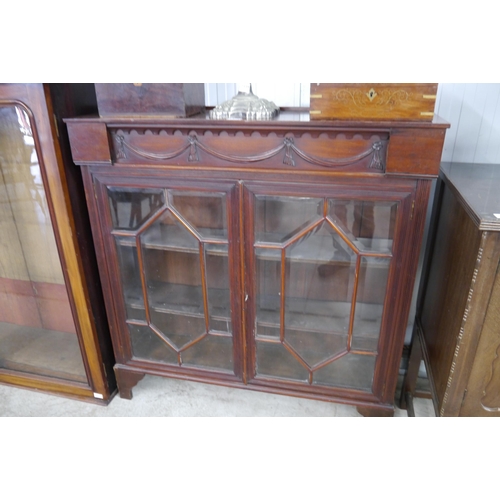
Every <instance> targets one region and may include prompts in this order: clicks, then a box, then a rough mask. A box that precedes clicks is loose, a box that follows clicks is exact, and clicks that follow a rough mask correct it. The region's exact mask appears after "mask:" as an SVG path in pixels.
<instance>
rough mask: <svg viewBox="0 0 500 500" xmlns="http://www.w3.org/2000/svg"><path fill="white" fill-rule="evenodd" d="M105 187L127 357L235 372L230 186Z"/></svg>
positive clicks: (179, 365)
mask: <svg viewBox="0 0 500 500" xmlns="http://www.w3.org/2000/svg"><path fill="white" fill-rule="evenodd" d="M106 193H107V199H108V202H109V210H110V214H111V220H112V231H111V234H112V237H113V239H114V246H115V248H116V254H117V262H118V267H119V273H120V281H121V287H122V292H123V304H124V311H125V318H124V319H125V323H126V325H127V330H128V336H129V341H130V342H129V343H130V349H131V355H132V357H134V358H137V359H142V360H147V361H152V362H159V363H163V364H165V363H166V364H168V365H172V366H174V367H175V366H177V367H190V368H199V369H203V370H215V371H220V372H226V373H231V374H232V373H234V355H233V351H234V347H233V326H232V321H231V301H230V285H229V235H228V213H227V205H228V200H227V194H226V193H225V192H208V191H196V190H180V189H163V188H127V187H115V186H108V187H107V190H106Z"/></svg>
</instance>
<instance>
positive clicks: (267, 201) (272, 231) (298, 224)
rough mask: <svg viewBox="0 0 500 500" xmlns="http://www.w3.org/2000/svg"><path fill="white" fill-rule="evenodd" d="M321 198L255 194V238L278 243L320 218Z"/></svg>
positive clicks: (260, 240)
mask: <svg viewBox="0 0 500 500" xmlns="http://www.w3.org/2000/svg"><path fill="white" fill-rule="evenodd" d="M322 217H323V198H321V199H318V198H299V197H294V198H292V197H286V196H256V197H255V241H257V242H269V243H282V242H285V241H287V240H289V239H290V238H291V237H292V236H293V235H295V234H296V233H298V232H299V231H300V230H301V229H303V228H304V227H306V226H308V225H309V224H311V223H313V222H315V221H318V220H320V219H322Z"/></svg>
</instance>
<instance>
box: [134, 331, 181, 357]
mask: <svg viewBox="0 0 500 500" xmlns="http://www.w3.org/2000/svg"><path fill="white" fill-rule="evenodd" d="M128 330H129V335H130V342H131V344H132V354H133V356H134V357H135V358H142V359H147V360H149V361H159V362H161V363H169V364H173V365H178V357H177V353H176V352H175V351H174V350H173V349H171V348H170V347H169V346H168V345H167V344H166V343H165V342H164V341H163V340H162V339H160V338H159V337H158V335H156V333H154V332H153V330H151V328H149V327H148V326H138V325H128Z"/></svg>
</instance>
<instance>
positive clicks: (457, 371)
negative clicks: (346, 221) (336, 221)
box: [404, 163, 500, 417]
mask: <svg viewBox="0 0 500 500" xmlns="http://www.w3.org/2000/svg"><path fill="white" fill-rule="evenodd" d="M499 193H500V165H473V164H460V163H455V164H450V163H445V164H443V165H442V168H441V173H440V177H439V179H438V184H437V187H436V195H435V201H434V207H433V216H432V222H431V231H430V236H429V245H428V248H427V252H426V261H425V263H424V275H423V278H422V282H421V288H420V293H419V300H418V304H417V318H416V322H415V325H416V328H415V332H414V339H413V343H412V353H411V356H410V370H409V376H407V379H406V381H405V389H404V391H405V392H409V393H410V394H411V393H412V391H413V388H414V383H415V377H416V370H415V367H416V366H417V365H418V364H419V363H420V359H421V358H422V357H423V358H424V360H425V365H426V368H427V373H428V375H429V380H430V383H431V389H432V396H433V401H434V406H435V409H436V413H437V415H439V416H483V417H487V416H500V360H499V349H500V272H499V261H500V196H499Z"/></svg>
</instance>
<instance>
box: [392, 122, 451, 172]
mask: <svg viewBox="0 0 500 500" xmlns="http://www.w3.org/2000/svg"><path fill="white" fill-rule="evenodd" d="M444 137H445V130H441V129H437V130H425V129H398V130H394V131H393V132H392V133H391V138H390V140H389V154H388V159H387V168H386V172H387V173H391V174H404V173H409V174H415V175H432V176H436V175H437V174H438V172H439V165H440V161H441V152H442V150H443V142H444Z"/></svg>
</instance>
